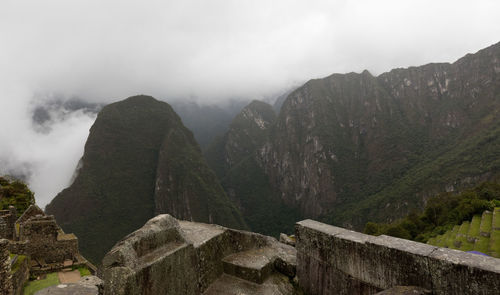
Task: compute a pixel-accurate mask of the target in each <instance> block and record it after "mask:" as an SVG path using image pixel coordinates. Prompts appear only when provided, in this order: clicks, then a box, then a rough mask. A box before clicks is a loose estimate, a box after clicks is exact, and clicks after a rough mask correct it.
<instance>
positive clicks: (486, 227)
mask: <svg viewBox="0 0 500 295" xmlns="http://www.w3.org/2000/svg"><path fill="white" fill-rule="evenodd" d="M492 219H493V214H492V213H491V212H489V211H485V212H484V213H483V218H482V220H481V227H480V230H481V232H484V233H489V232H490V231H491V222H492Z"/></svg>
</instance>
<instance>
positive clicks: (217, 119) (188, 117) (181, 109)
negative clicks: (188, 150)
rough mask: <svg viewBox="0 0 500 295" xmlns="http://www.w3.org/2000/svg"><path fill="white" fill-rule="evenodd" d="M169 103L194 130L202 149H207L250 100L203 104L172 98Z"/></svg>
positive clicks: (183, 121)
mask: <svg viewBox="0 0 500 295" xmlns="http://www.w3.org/2000/svg"><path fill="white" fill-rule="evenodd" d="M169 103H170V105H171V106H172V108H173V109H174V110H175V112H176V113H177V114H178V115H179V117H181V119H182V123H184V125H185V126H186V127H187V128H189V130H191V131H192V132H193V135H194V138H195V139H196V141H197V142H198V144H199V145H200V147H201V148H202V150H205V149H206V148H207V147H208V145H209V144H210V143H211V142H212V141H213V140H214V139H215V138H216V137H217V136H222V135H223V134H224V133H225V132H227V131H228V127H229V124H231V121H232V120H233V118H234V117H235V116H236V115H237V114H238V113H239V112H240V111H241V109H242V108H243V107H244V106H245V105H246V104H247V103H248V101H246V100H243V101H241V100H229V101H227V102H224V103H221V104H219V105H210V104H208V105H202V104H198V103H196V102H194V101H185V100H172V101H171V102H169Z"/></svg>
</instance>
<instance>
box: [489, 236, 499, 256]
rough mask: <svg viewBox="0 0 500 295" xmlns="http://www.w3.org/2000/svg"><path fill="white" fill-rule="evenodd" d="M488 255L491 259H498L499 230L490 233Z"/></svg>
mask: <svg viewBox="0 0 500 295" xmlns="http://www.w3.org/2000/svg"><path fill="white" fill-rule="evenodd" d="M490 254H491V255H492V256H493V257H497V258H500V230H494V231H492V232H491V237H490Z"/></svg>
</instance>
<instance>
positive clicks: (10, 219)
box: [0, 206, 17, 240]
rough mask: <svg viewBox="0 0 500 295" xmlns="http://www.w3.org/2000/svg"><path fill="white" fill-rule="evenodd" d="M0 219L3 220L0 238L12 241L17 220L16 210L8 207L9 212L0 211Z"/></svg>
mask: <svg viewBox="0 0 500 295" xmlns="http://www.w3.org/2000/svg"><path fill="white" fill-rule="evenodd" d="M0 219H2V220H3V222H2V223H3V224H4V225H2V228H3V229H0V238H4V239H9V240H13V239H15V237H16V235H15V226H14V225H15V223H16V219H17V210H16V208H15V207H14V206H9V210H0Z"/></svg>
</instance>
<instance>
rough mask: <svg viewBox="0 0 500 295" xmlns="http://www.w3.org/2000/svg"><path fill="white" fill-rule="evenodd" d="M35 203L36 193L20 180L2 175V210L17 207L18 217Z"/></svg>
mask: <svg viewBox="0 0 500 295" xmlns="http://www.w3.org/2000/svg"><path fill="white" fill-rule="evenodd" d="M33 204H35V194H34V193H33V192H32V191H31V190H30V189H29V188H28V186H27V185H26V184H25V183H23V182H22V181H20V180H17V179H9V178H8V177H1V176H0V210H7V209H8V208H9V206H14V207H16V210H17V215H18V217H19V216H21V214H23V212H24V211H25V210H26V209H28V207H29V206H30V205H33Z"/></svg>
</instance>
